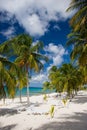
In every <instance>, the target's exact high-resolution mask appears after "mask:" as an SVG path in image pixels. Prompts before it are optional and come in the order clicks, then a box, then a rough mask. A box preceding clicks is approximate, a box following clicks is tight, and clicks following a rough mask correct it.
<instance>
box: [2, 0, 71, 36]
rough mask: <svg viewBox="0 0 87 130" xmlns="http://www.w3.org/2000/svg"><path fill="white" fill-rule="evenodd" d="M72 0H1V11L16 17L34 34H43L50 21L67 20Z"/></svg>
mask: <svg viewBox="0 0 87 130" xmlns="http://www.w3.org/2000/svg"><path fill="white" fill-rule="evenodd" d="M69 3H70V0H65V1H63V3H62V1H61V0H55V1H54V0H21V2H20V1H18V0H14V1H12V0H0V11H1V12H7V13H8V14H9V16H8V15H7V17H8V20H10V19H11V18H12V17H15V18H16V20H17V21H18V22H19V24H20V25H21V26H22V27H23V28H24V29H25V30H26V32H28V33H30V34H31V35H32V36H37V35H38V36H41V35H44V33H45V32H46V31H48V27H49V22H50V21H53V20H54V21H60V20H66V19H67V18H69V17H70V16H71V14H69V13H66V9H67V8H68V6H69Z"/></svg>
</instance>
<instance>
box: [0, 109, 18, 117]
mask: <svg viewBox="0 0 87 130" xmlns="http://www.w3.org/2000/svg"><path fill="white" fill-rule="evenodd" d="M15 114H19V112H18V111H17V110H13V109H8V108H2V109H0V116H4V115H15Z"/></svg>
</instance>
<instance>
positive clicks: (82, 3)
mask: <svg viewBox="0 0 87 130" xmlns="http://www.w3.org/2000/svg"><path fill="white" fill-rule="evenodd" d="M72 10H75V14H74V15H73V17H72V18H71V20H70V24H71V26H72V27H73V29H74V31H80V32H81V31H82V30H84V29H85V28H86V27H87V0H72V1H71V3H70V7H69V8H68V9H67V11H72ZM86 32H87V30H86Z"/></svg>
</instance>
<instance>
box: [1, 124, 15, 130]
mask: <svg viewBox="0 0 87 130" xmlns="http://www.w3.org/2000/svg"><path fill="white" fill-rule="evenodd" d="M15 126H16V124H14V125H7V126H5V127H0V130H12V129H13V128H14V127H15Z"/></svg>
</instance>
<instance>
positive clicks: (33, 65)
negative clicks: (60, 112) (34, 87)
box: [0, 34, 48, 104]
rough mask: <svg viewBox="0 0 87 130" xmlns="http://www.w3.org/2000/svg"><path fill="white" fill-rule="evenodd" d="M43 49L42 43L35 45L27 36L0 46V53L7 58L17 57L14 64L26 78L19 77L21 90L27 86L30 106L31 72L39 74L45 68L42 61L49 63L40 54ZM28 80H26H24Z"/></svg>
mask: <svg viewBox="0 0 87 130" xmlns="http://www.w3.org/2000/svg"><path fill="white" fill-rule="evenodd" d="M42 48H43V45H42V43H41V42H38V43H36V44H35V45H34V44H33V41H32V38H31V37H30V36H28V35H26V34H22V35H19V36H17V37H15V38H13V39H11V40H8V41H6V42H4V43H3V44H1V45H0V53H1V54H3V55H6V56H7V57H9V58H11V57H13V58H14V57H15V58H14V63H15V64H16V65H17V66H18V68H20V70H21V72H22V75H23V74H24V77H25V78H23V77H18V78H17V79H18V82H19V83H18V85H19V88H22V87H23V86H24V85H27V101H28V104H29V88H28V86H29V78H30V72H31V70H33V71H36V72H39V71H40V70H41V69H42V68H43V64H42V62H41V60H45V61H47V60H48V58H47V57H46V56H44V55H42V54H40V49H42ZM24 79H26V80H24Z"/></svg>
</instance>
